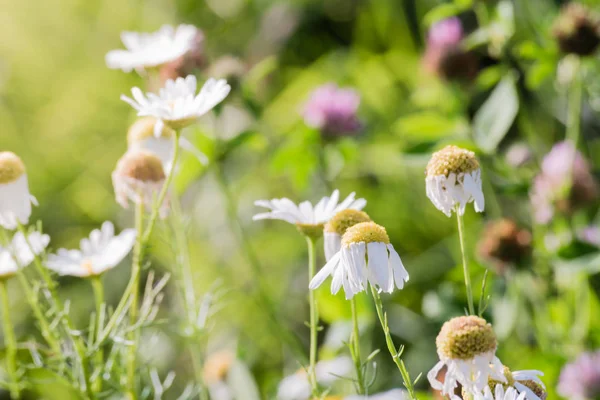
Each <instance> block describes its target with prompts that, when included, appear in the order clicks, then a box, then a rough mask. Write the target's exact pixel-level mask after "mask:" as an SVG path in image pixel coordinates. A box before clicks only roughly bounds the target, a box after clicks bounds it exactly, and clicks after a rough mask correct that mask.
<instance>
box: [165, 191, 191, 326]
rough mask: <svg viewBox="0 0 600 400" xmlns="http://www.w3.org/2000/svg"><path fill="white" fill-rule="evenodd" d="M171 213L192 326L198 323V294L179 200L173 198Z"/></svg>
mask: <svg viewBox="0 0 600 400" xmlns="http://www.w3.org/2000/svg"><path fill="white" fill-rule="evenodd" d="M171 211H172V215H173V220H174V226H173V231H174V234H175V242H176V245H177V254H176V258H177V264H179V265H180V266H181V279H180V282H181V286H182V289H183V300H184V301H183V305H184V307H185V311H186V314H187V318H188V320H189V322H190V323H191V324H195V321H196V293H195V290H194V274H193V273H192V266H191V263H190V257H189V248H188V240H187V237H186V236H185V227H184V222H183V212H182V210H181V204H180V202H179V199H178V198H175V196H173V199H172V201H171Z"/></svg>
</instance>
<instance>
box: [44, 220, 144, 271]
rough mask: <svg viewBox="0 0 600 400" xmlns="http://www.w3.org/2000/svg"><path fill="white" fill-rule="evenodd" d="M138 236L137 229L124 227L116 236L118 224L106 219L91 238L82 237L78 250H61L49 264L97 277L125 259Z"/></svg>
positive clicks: (56, 267)
mask: <svg viewBox="0 0 600 400" xmlns="http://www.w3.org/2000/svg"><path fill="white" fill-rule="evenodd" d="M135 238H136V232H135V229H125V230H124V231H123V232H121V233H120V234H119V235H117V236H115V227H114V226H113V224H112V223H111V222H109V221H106V222H105V223H103V224H102V227H101V229H94V230H93V231H92V232H91V233H90V237H89V238H85V239H82V240H81V242H80V249H79V250H67V249H59V250H58V251H57V253H56V254H50V255H48V260H47V261H46V266H47V267H48V268H50V269H51V270H53V271H56V272H57V273H58V274H60V275H71V276H78V277H80V278H86V277H89V276H97V275H100V274H102V273H103V272H105V271H107V270H109V269H111V268H114V267H116V266H117V265H118V264H119V263H120V262H121V261H123V259H124V258H125V256H127V254H129V252H130V251H131V248H132V247H133V245H134V243H135Z"/></svg>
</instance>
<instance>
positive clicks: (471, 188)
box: [425, 146, 485, 217]
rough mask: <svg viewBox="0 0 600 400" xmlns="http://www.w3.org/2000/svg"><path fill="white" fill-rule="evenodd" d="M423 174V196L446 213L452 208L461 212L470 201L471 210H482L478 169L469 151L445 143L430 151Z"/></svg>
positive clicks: (449, 212)
mask: <svg viewBox="0 0 600 400" xmlns="http://www.w3.org/2000/svg"><path fill="white" fill-rule="evenodd" d="M425 174H426V178H425V185H426V190H427V197H429V200H431V202H432V203H433V205H434V206H435V207H436V208H437V209H438V210H440V211H441V212H443V213H444V214H446V215H447V216H448V217H450V216H451V215H452V211H455V212H458V213H459V214H460V215H463V214H464V213H465V208H466V206H467V204H468V203H470V202H474V203H475V211H477V212H482V211H483V209H484V207H485V200H484V198H483V191H482V189H481V170H480V169H479V162H478V161H477V158H476V157H475V153H473V152H472V151H468V150H465V149H461V148H459V147H456V146H446V147H444V148H443V149H442V150H440V151H438V152H435V153H433V155H432V156H431V160H429V163H428V164H427V168H426V170H425Z"/></svg>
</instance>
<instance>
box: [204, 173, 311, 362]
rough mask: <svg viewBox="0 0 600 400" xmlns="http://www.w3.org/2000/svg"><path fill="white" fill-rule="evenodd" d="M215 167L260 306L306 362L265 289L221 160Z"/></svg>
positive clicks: (295, 351) (299, 358)
mask: <svg viewBox="0 0 600 400" xmlns="http://www.w3.org/2000/svg"><path fill="white" fill-rule="evenodd" d="M221 162H222V161H221ZM214 169H215V176H216V178H217V182H218V183H219V187H220V189H221V192H222V193H223V196H224V197H225V206H226V209H227V218H228V221H229V224H230V226H231V230H232V231H233V232H234V233H235V234H236V236H237V238H238V241H239V242H240V245H241V246H242V249H243V251H244V253H245V254H246V258H247V260H248V262H249V264H250V267H251V268H252V273H253V274H254V276H256V279H257V283H256V287H257V290H258V301H259V303H260V306H261V307H262V308H263V310H265V312H266V313H267V316H268V317H269V322H270V323H271V325H272V327H273V328H274V329H277V332H278V334H279V337H281V338H282V339H283V340H284V341H285V342H286V344H287V345H288V346H289V348H290V349H291V350H292V352H293V353H294V356H295V357H296V359H297V360H299V361H300V362H306V361H308V360H307V359H306V354H305V352H304V349H303V348H302V345H301V344H300V342H299V341H298V338H297V337H295V336H294V335H293V334H292V333H290V332H289V330H288V329H286V328H285V327H284V326H283V324H282V323H281V319H280V318H279V317H278V316H277V312H276V308H275V306H274V304H273V301H272V300H271V297H270V296H269V294H268V293H267V291H266V290H265V288H264V285H263V284H262V282H261V280H260V278H261V277H262V276H264V274H263V268H262V266H261V264H260V261H259V259H258V257H257V256H256V253H255V252H254V249H253V248H252V245H251V244H250V240H249V239H248V235H247V233H246V230H245V229H244V226H243V224H242V222H241V221H240V219H239V216H238V212H237V205H236V201H235V198H234V196H233V193H231V190H230V189H229V186H228V184H227V180H226V179H225V175H224V173H223V170H222V165H221V164H220V162H217V164H216V165H215V166H214Z"/></svg>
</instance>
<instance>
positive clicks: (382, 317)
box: [371, 286, 417, 400]
mask: <svg viewBox="0 0 600 400" xmlns="http://www.w3.org/2000/svg"><path fill="white" fill-rule="evenodd" d="M371 294H372V295H373V300H374V301H375V309H376V310H377V316H378V317H379V322H380V323H381V328H382V329H383V333H384V334H385V342H386V344H387V348H388V350H389V352H390V355H391V356H392V360H394V363H395V364H396V366H397V367H398V370H399V371H400V375H402V380H403V381H404V387H406V390H407V391H408V396H409V397H410V398H411V399H412V400H417V396H416V394H415V388H414V386H413V382H412V380H411V379H410V374H409V373H408V370H407V369H406V366H405V365H404V361H402V358H400V357H401V356H402V351H400V352H398V350H397V349H396V345H395V344H394V341H393V339H392V335H391V333H390V328H389V326H388V321H387V314H386V313H385V312H384V311H383V304H382V303H381V297H380V296H379V293H378V292H377V289H375V288H374V287H373V286H371Z"/></svg>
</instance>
